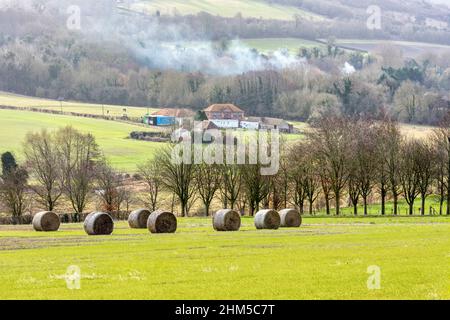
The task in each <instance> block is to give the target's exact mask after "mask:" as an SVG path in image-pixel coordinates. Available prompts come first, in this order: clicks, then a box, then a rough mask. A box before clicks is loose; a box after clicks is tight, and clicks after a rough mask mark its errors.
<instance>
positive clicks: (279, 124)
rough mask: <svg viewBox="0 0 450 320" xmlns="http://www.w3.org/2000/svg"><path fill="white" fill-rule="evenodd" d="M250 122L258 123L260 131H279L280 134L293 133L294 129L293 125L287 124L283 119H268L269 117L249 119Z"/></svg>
mask: <svg viewBox="0 0 450 320" xmlns="http://www.w3.org/2000/svg"><path fill="white" fill-rule="evenodd" d="M247 121H249V122H258V123H259V128H260V129H265V130H271V129H278V130H280V132H285V133H292V132H293V131H294V127H293V125H292V124H290V123H288V122H286V121H285V120H283V119H278V118H268V117H248V118H247Z"/></svg>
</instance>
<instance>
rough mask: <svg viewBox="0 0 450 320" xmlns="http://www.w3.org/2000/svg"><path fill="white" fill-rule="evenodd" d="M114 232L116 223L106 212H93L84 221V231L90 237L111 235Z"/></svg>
mask: <svg viewBox="0 0 450 320" xmlns="http://www.w3.org/2000/svg"><path fill="white" fill-rule="evenodd" d="M113 230H114V221H113V219H112V218H111V216H110V215H109V214H107V213H104V212H92V213H90V214H88V215H87V216H86V219H85V220H84V231H86V233H87V234H88V235H90V236H94V235H109V234H111V233H112V232H113Z"/></svg>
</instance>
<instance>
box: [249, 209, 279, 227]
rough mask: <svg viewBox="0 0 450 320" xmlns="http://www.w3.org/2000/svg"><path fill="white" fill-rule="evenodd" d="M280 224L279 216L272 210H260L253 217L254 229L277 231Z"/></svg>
mask: <svg viewBox="0 0 450 320" xmlns="http://www.w3.org/2000/svg"><path fill="white" fill-rule="evenodd" d="M280 223H281V219H280V215H279V214H278V212H276V211H275V210H272V209H266V210H260V211H258V213H256V215H255V226H256V229H278V228H279V227H280Z"/></svg>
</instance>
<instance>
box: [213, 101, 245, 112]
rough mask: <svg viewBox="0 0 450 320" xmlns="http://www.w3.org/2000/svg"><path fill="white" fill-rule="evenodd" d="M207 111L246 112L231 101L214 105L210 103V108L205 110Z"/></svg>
mask: <svg viewBox="0 0 450 320" xmlns="http://www.w3.org/2000/svg"><path fill="white" fill-rule="evenodd" d="M204 111H205V112H225V111H229V112H236V113H237V112H244V111H243V110H241V109H240V108H238V107H236V106H235V105H234V104H231V103H222V104H221V103H216V104H213V105H210V106H209V107H208V108H206V109H205V110H204Z"/></svg>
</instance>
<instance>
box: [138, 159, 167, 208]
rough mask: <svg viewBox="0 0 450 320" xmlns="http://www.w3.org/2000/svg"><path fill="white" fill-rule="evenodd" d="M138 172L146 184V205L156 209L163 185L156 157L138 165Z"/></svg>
mask: <svg viewBox="0 0 450 320" xmlns="http://www.w3.org/2000/svg"><path fill="white" fill-rule="evenodd" d="M138 172H139V174H140V175H141V176H142V178H143V179H144V182H145V184H146V190H147V192H146V197H145V200H144V203H145V205H148V206H149V207H150V208H151V209H152V211H155V210H156V208H157V204H158V196H159V193H160V191H161V187H162V179H161V170H160V168H159V167H158V163H157V162H156V160H155V159H151V160H148V161H147V162H146V163H144V164H143V165H140V166H138Z"/></svg>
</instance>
